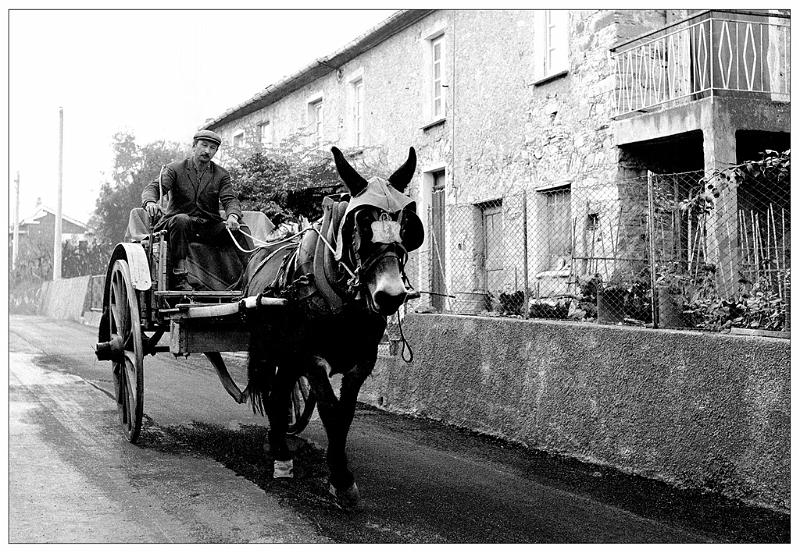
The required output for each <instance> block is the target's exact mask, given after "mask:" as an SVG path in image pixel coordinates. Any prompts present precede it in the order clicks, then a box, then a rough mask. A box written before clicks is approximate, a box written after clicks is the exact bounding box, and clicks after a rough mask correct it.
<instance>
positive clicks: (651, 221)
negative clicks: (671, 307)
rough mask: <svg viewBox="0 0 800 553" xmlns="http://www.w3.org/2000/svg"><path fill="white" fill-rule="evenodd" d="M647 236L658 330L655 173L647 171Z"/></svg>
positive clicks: (652, 303) (654, 326)
mask: <svg viewBox="0 0 800 553" xmlns="http://www.w3.org/2000/svg"><path fill="white" fill-rule="evenodd" d="M647 208H648V214H647V215H648V216H647V234H649V240H648V243H649V246H650V252H649V256H648V257H649V258H650V291H651V294H650V296H651V298H650V309H651V310H652V313H653V328H658V299H657V298H656V293H657V291H656V222H655V219H656V217H655V215H656V214H655V211H656V210H655V205H654V201H653V173H652V171H650V170H649V169H648V171H647Z"/></svg>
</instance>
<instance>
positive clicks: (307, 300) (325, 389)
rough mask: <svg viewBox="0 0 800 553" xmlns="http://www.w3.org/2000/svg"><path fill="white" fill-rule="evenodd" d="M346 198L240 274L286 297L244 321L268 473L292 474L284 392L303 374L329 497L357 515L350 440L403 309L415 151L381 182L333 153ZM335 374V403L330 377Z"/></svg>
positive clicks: (260, 289) (418, 233)
mask: <svg viewBox="0 0 800 553" xmlns="http://www.w3.org/2000/svg"><path fill="white" fill-rule="evenodd" d="M331 151H332V153H333V158H334V162H335V165H336V169H337V172H338V173H339V176H340V177H341V179H342V181H343V182H344V184H345V186H346V187H347V190H348V191H349V196H348V195H342V196H341V197H340V198H339V199H338V201H337V199H335V198H334V199H332V198H327V199H326V201H325V202H323V208H324V212H325V215H324V217H323V219H322V220H320V221H318V222H317V223H316V224H315V225H314V226H313V227H312V228H311V229H308V230H307V231H306V232H305V233H304V235H303V236H302V238H301V239H298V240H296V241H295V242H293V243H290V244H284V245H282V246H279V247H272V248H267V249H264V250H261V251H259V252H257V253H256V254H254V255H253V257H252V258H251V260H250V262H249V263H248V266H247V268H246V270H245V283H246V291H247V295H248V296H252V295H257V294H263V295H269V296H275V297H284V298H288V299H289V300H290V301H289V302H288V305H287V307H286V308H285V309H283V310H282V311H280V312H279V313H277V314H276V313H275V312H274V311H271V312H263V313H261V314H256V315H255V316H254V317H251V319H252V320H251V324H252V325H253V327H252V328H251V341H250V346H249V360H248V386H247V392H248V394H249V397H250V399H251V402H252V404H253V409H254V410H255V411H260V412H261V413H262V414H263V412H264V411H266V415H267V417H268V418H269V432H268V443H269V449H270V452H271V454H272V457H273V463H274V476H276V477H280V476H284V477H291V476H292V455H291V452H290V451H289V448H288V445H287V439H286V431H287V426H288V420H287V412H288V411H289V408H290V394H291V393H292V390H293V388H294V385H295V382H296V381H297V379H298V377H299V376H300V375H305V376H306V377H307V378H308V381H309V383H310V385H311V393H312V394H313V396H314V398H315V399H316V401H317V408H318V409H319V415H320V419H321V420H322V424H323V426H324V428H325V432H326V434H327V440H328V447H327V452H326V462H327V466H328V471H329V484H330V491H331V493H332V494H333V495H334V496H335V499H336V501H337V502H338V504H339V505H340V506H341V507H343V508H344V509H346V510H360V509H362V508H363V501H362V499H361V496H360V493H359V490H358V486H357V485H356V481H355V477H354V475H353V473H352V471H351V470H350V467H349V465H348V459H347V454H346V445H347V436H348V433H349V431H350V426H351V424H352V422H353V417H354V414H355V409H356V399H357V398H358V393H359V390H360V388H361V385H362V384H363V383H364V381H365V379H366V378H367V377H368V376H369V375H370V373H371V372H372V370H373V368H374V366H375V362H376V359H377V352H378V343H379V342H380V340H381V338H382V336H383V333H384V331H385V329H386V322H387V317H389V316H391V315H393V314H395V313H396V312H397V311H398V309H399V308H400V307H401V306H402V305H403V303H404V302H405V300H406V296H407V294H408V293H409V290H410V285H409V284H408V279H407V278H406V275H405V263H406V261H407V259H408V252H410V251H413V250H415V249H416V248H418V247H419V246H420V245H421V243H422V240H423V235H424V231H423V227H422V223H421V221H420V219H419V217H418V216H417V214H416V205H415V203H414V202H413V201H412V200H411V199H410V198H409V197H408V196H406V195H405V194H404V193H403V192H404V191H405V190H406V188H407V186H408V184H409V182H410V181H411V178H412V177H413V175H414V171H415V169H416V153H415V151H414V148H410V149H409V154H408V159H407V160H406V161H405V163H403V164H402V165H401V166H400V167H399V168H398V169H397V170H396V171H395V172H394V173H393V174H392V175H391V176H390V177H389V178H388V179H384V178H380V177H372V178H371V179H369V180H367V179H365V178H364V177H362V176H361V175H360V174H359V173H358V172H357V171H356V170H355V169H354V168H353V167H352V166H351V165H350V164H349V163H348V162H347V160H346V159H345V158H344V156H343V155H342V153H341V151H339V149H338V148H335V147H334V148H332V149H331ZM335 374H341V375H342V381H341V390H340V393H339V395H338V397H337V395H336V394H335V393H334V390H333V387H332V385H331V381H330V378H329V377H330V376H332V375H335Z"/></svg>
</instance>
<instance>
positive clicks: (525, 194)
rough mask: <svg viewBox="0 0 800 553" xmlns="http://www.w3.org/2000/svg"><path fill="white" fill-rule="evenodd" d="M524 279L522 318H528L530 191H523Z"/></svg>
mask: <svg viewBox="0 0 800 553" xmlns="http://www.w3.org/2000/svg"><path fill="white" fill-rule="evenodd" d="M522 262H523V265H522V278H523V280H524V281H525V282H524V292H523V296H522V301H523V304H522V318H523V319H527V318H528V314H529V313H528V312H529V311H530V310H529V309H528V302H529V301H530V298H529V297H528V191H527V189H526V190H523V191H522Z"/></svg>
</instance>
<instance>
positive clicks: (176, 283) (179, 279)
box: [170, 259, 194, 292]
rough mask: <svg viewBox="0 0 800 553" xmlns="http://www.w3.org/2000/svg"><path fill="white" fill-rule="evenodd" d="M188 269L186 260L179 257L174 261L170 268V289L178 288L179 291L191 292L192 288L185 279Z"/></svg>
mask: <svg viewBox="0 0 800 553" xmlns="http://www.w3.org/2000/svg"><path fill="white" fill-rule="evenodd" d="M188 273H189V271H188V270H187V269H186V260H185V259H181V260H180V261H177V262H176V263H175V267H174V268H173V269H172V286H171V287H170V289H172V290H178V291H180V292H191V291H193V290H194V288H192V286H191V284H189V281H188V280H187V279H186V275H187V274H188Z"/></svg>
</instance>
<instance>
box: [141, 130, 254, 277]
mask: <svg viewBox="0 0 800 553" xmlns="http://www.w3.org/2000/svg"><path fill="white" fill-rule="evenodd" d="M221 144H222V138H221V137H220V136H219V135H218V134H217V133H215V132H213V131H210V130H200V131H198V132H197V133H195V135H194V137H193V141H192V155H191V156H190V157H188V158H186V159H184V160H181V161H175V162H173V163H170V164H168V165H166V166H165V167H164V169H163V170H162V172H161V174H160V175H159V177H157V178H156V179H155V180H153V182H151V183H150V184H148V185H147V186H145V188H144V190H143V191H142V207H144V209H145V210H146V211H147V213H148V215H149V216H150V219H151V221H154V220H155V219H156V217H157V216H158V215H159V214H160V213H161V211H162V209H161V202H160V200H161V195H162V194H167V193H171V194H170V199H169V204H168V205H167V208H166V211H165V212H164V213H163V216H162V217H161V219H160V220H159V221H158V222H157V223H156V225H155V227H154V229H153V230H154V231H156V232H157V231H160V230H162V229H165V230H166V231H167V240H168V242H169V249H170V256H171V259H172V275H171V276H172V278H171V284H170V289H172V290H180V291H191V290H193V287H192V285H191V284H190V283H189V281H188V280H187V275H188V272H189V268H188V264H187V257H188V255H189V244H190V243H191V242H200V243H204V244H207V245H210V246H215V247H225V248H228V247H234V245H233V242H232V240H231V234H233V236H235V238H236V241H237V242H238V244H239V246H240V248H241V249H240V248H236V254H237V255H238V256H239V258H240V260H241V261H242V264H243V265H246V263H247V258H248V256H249V254H248V253H247V252H244V251H241V250H242V249H243V250H247V251H249V250H252V249H253V245H252V242H251V241H250V240H249V239H248V237H247V236H245V234H243V233H246V234H250V229H249V228H248V227H247V226H246V225H244V224H242V209H241V206H240V205H239V201H238V200H237V199H236V196H235V195H234V192H233V187H232V186H231V177H230V174H229V173H228V171H227V170H225V169H224V168H223V167H221V166H219V165H217V164H216V163H214V162H213V161H211V159H212V158H213V157H214V156H215V155H216V153H217V151H218V149H219V147H220V145H221ZM220 206H221V207H222V209H224V210H225V217H226V218H225V219H223V218H222V216H221V215H220ZM240 230H241V231H242V232H237V231H240ZM229 231H230V232H229Z"/></svg>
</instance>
